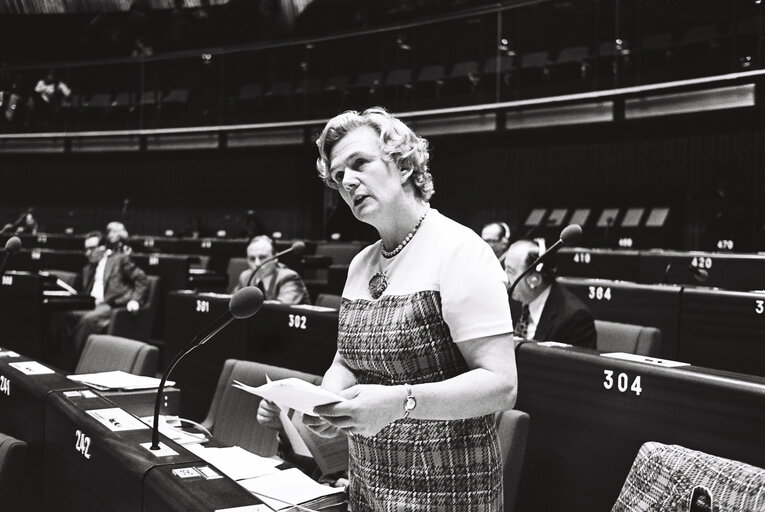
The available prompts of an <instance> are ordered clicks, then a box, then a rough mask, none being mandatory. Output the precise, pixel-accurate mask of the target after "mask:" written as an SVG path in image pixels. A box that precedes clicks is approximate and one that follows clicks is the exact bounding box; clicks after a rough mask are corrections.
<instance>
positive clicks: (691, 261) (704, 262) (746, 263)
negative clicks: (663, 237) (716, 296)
mask: <svg viewBox="0 0 765 512" xmlns="http://www.w3.org/2000/svg"><path fill="white" fill-rule="evenodd" d="M668 265H671V267H670V268H669V271H667V267H668ZM690 269H701V270H704V272H706V274H707V275H708V278H707V279H706V281H700V280H699V279H697V278H696V277H695V276H694V273H693V272H692V271H691V270H690ZM665 276H666V278H667V279H666V281H667V282H670V283H675V284H689V285H703V286H707V287H718V288H725V289H728V290H761V289H765V255H759V254H730V253H712V252H698V251H692V252H675V251H645V252H641V253H640V277H639V279H638V282H641V283H662V282H664V281H665Z"/></svg>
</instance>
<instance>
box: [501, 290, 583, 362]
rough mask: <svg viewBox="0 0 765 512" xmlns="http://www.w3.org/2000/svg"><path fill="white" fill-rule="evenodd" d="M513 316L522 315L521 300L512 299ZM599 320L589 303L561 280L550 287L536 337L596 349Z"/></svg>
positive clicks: (541, 339)
mask: <svg viewBox="0 0 765 512" xmlns="http://www.w3.org/2000/svg"><path fill="white" fill-rule="evenodd" d="M510 307H511V309H512V314H513V318H519V317H520V308H521V307H520V303H518V302H516V301H514V300H511V301H510ZM597 337H598V335H597V333H596V332H595V321H594V320H593V318H592V315H591V314H590V312H589V310H588V309H587V306H585V305H584V304H583V303H582V301H580V300H579V299H578V298H577V297H576V296H575V295H574V294H572V293H571V292H570V291H568V290H567V289H566V288H565V287H563V286H562V285H560V284H558V283H553V284H552V285H551V286H550V294H549V295H548V296H547V301H546V302H545V307H544V309H543V310H542V315H541V316H540V317H539V325H537V330H536V333H535V334H534V339H535V340H536V341H559V342H561V343H570V344H571V345H576V346H578V347H585V348H591V349H595V347H596V341H597Z"/></svg>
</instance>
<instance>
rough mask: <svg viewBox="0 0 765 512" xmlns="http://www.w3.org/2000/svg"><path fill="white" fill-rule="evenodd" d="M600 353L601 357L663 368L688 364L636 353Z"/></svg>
mask: <svg viewBox="0 0 765 512" xmlns="http://www.w3.org/2000/svg"><path fill="white" fill-rule="evenodd" d="M600 355H601V357H610V358H611V359H623V360H625V361H635V362H638V363H647V364H653V365H656V366H663V367H665V368H677V367H678V366H689V365H690V363H683V362H681V361H672V360H671V359H659V358H658V357H647V356H639V355H637V354H631V353H628V352H606V353H603V354H600Z"/></svg>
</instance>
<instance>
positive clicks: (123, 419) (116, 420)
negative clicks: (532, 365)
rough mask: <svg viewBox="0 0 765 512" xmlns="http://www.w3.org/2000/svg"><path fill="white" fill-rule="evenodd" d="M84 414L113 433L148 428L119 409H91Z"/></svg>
mask: <svg viewBox="0 0 765 512" xmlns="http://www.w3.org/2000/svg"><path fill="white" fill-rule="evenodd" d="M86 412H87V413H88V414H89V415H90V416H92V417H93V418H94V419H96V420H98V421H99V422H100V423H101V424H102V425H104V426H105V427H107V428H109V430H111V431H113V432H116V431H122V430H142V429H146V428H149V427H148V426H147V425H146V424H145V423H142V422H141V421H140V420H139V419H138V418H136V417H135V416H133V415H132V414H130V413H129V412H127V411H124V410H122V409H120V408H119V407H110V408H108V409H91V410H89V411H86Z"/></svg>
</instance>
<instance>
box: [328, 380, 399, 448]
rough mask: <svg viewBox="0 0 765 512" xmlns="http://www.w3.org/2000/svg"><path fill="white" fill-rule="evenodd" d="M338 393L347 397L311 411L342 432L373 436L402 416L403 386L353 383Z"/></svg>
mask: <svg viewBox="0 0 765 512" xmlns="http://www.w3.org/2000/svg"><path fill="white" fill-rule="evenodd" d="M339 395H340V396H342V397H343V398H346V399H347V400H346V401H344V402H338V403H336V404H328V405H320V406H318V407H316V408H315V409H314V412H315V413H316V414H318V415H319V417H320V418H321V419H322V420H324V421H326V422H327V423H329V424H330V425H332V426H334V427H335V428H338V429H340V430H342V431H343V432H346V433H352V434H360V435H363V436H373V435H375V434H377V433H378V432H379V431H381V430H382V429H383V428H385V427H386V426H388V425H390V424H391V423H393V422H394V421H395V420H397V419H399V418H402V417H403V416H404V405H403V404H404V400H405V399H406V389H405V388H404V386H381V385H377V384H356V385H355V386H351V387H350V388H348V389H346V390H343V391H342V392H340V393H339Z"/></svg>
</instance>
